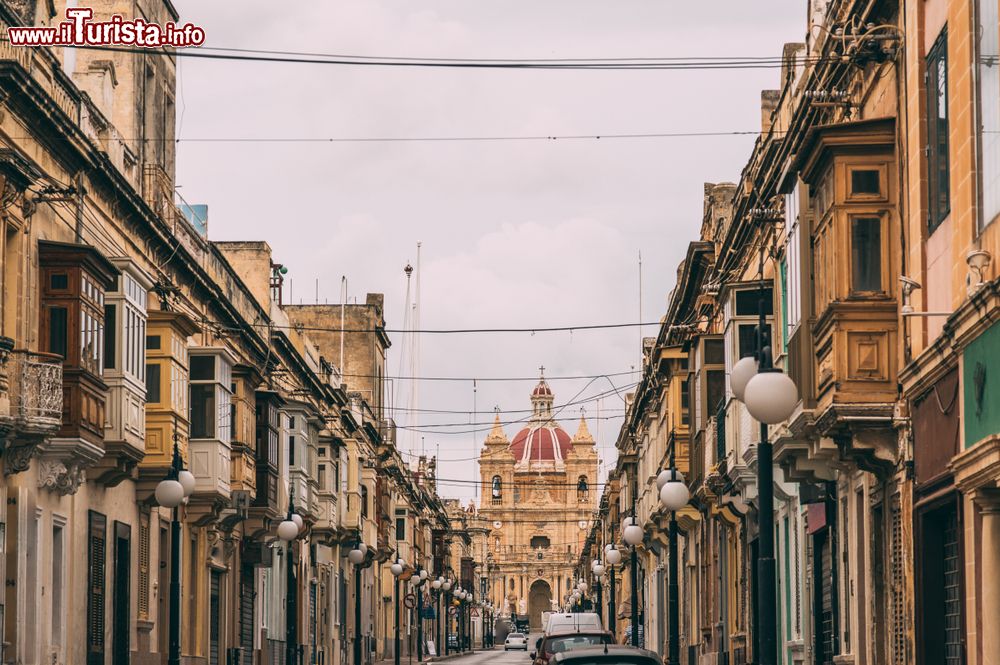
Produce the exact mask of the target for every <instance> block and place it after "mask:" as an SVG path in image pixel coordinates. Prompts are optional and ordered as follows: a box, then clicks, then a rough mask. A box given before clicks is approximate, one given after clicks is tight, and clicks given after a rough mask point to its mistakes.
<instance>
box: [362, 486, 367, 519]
mask: <svg viewBox="0 0 1000 665" xmlns="http://www.w3.org/2000/svg"><path fill="white" fill-rule="evenodd" d="M367 517H368V488H367V487H366V486H364V485H362V486H361V519H366V518H367Z"/></svg>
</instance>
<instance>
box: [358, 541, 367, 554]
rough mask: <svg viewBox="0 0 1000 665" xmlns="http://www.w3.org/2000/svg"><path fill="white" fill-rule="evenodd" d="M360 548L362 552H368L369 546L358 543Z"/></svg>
mask: <svg viewBox="0 0 1000 665" xmlns="http://www.w3.org/2000/svg"><path fill="white" fill-rule="evenodd" d="M358 549H359V550H361V553H362V554H368V546H367V545H365V544H364V543H361V544H360V545H358Z"/></svg>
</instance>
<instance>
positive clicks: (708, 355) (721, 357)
mask: <svg viewBox="0 0 1000 665" xmlns="http://www.w3.org/2000/svg"><path fill="white" fill-rule="evenodd" d="M725 348H726V347H725V344H724V343H723V341H722V340H721V339H706V340H705V364H706V365H723V364H725V362H726V351H725Z"/></svg>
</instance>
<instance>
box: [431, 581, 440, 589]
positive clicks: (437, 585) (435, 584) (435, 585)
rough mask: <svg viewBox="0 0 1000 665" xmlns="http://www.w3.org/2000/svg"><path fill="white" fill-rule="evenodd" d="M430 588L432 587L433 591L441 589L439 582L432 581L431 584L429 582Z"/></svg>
mask: <svg viewBox="0 0 1000 665" xmlns="http://www.w3.org/2000/svg"><path fill="white" fill-rule="evenodd" d="M431 586H432V587H434V588H435V589H440V588H441V580H434V581H433V582H431Z"/></svg>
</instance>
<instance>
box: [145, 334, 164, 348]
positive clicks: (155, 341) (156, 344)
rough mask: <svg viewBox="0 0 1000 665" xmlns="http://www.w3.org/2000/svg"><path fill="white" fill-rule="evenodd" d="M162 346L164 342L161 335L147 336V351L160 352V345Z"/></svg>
mask: <svg viewBox="0 0 1000 665" xmlns="http://www.w3.org/2000/svg"><path fill="white" fill-rule="evenodd" d="M161 344H162V341H161V339H160V336H159V335H147V336H146V349H147V350H149V349H152V350H154V351H158V350H159V349H160V345H161Z"/></svg>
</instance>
